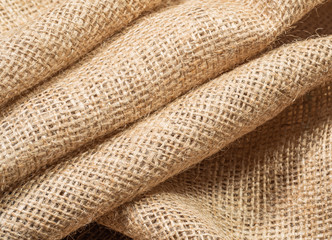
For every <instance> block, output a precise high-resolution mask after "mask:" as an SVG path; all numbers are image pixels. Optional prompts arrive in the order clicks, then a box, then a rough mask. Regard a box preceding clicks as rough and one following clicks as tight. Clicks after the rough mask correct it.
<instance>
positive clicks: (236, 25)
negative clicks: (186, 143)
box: [0, 0, 320, 189]
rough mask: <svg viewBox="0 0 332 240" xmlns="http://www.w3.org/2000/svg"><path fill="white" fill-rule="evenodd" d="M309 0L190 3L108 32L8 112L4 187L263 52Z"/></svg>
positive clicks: (2, 149) (0, 152) (3, 124)
mask: <svg viewBox="0 0 332 240" xmlns="http://www.w3.org/2000/svg"><path fill="white" fill-rule="evenodd" d="M263 2H265V1H263ZM307 2H308V3H307V4H303V3H302V2H298V1H290V2H284V3H282V4H279V5H276V6H274V5H273V4H270V5H265V4H262V2H261V1H245V2H242V1H240V2H238V1H234V2H233V1H231V2H225V1H215V0H205V1H201V0H192V1H187V2H185V3H183V4H180V5H176V6H174V7H172V8H170V9H168V10H163V11H161V12H158V13H156V14H153V15H152V16H148V17H146V18H145V19H142V20H141V21H140V22H139V23H137V24H135V25H133V26H132V27H131V28H129V29H128V30H127V31H125V32H124V33H122V34H120V35H119V36H117V37H115V38H110V40H109V41H106V42H104V44H103V46H101V47H100V48H98V49H96V51H94V52H92V53H91V54H90V55H89V56H88V57H86V58H85V59H84V60H82V61H80V62H79V63H77V64H76V65H75V66H73V67H72V68H70V69H68V70H67V71H65V72H63V73H62V74H59V75H58V76H57V77H56V78H55V79H53V80H52V82H51V83H49V84H47V87H46V86H44V87H41V88H37V89H36V90H34V91H33V92H32V93H30V94H29V95H27V96H26V97H23V99H21V100H20V101H18V102H17V103H14V104H13V106H11V107H9V109H8V110H4V112H3V114H2V116H1V117H0V133H1V136H0V142H1V143H2V144H1V145H0V159H1V160H0V161H1V166H0V171H1V173H2V176H1V178H2V179H1V182H0V184H1V185H0V188H2V189H4V188H6V187H7V186H8V185H10V184H11V183H13V182H16V181H18V180H20V179H22V178H24V177H26V176H27V175H28V174H30V173H31V172H33V171H35V170H38V169H39V168H40V167H42V166H44V165H46V164H48V163H51V162H53V161H54V160H56V159H57V158H59V157H61V156H63V155H65V154H66V153H68V152H70V151H72V150H74V149H77V148H78V147H80V146H82V145H83V144H85V143H87V142H89V141H91V140H93V139H95V138H97V137H101V136H103V135H105V134H107V133H111V132H113V131H114V130H117V129H119V128H121V127H124V126H126V124H128V123H131V122H133V121H135V120H137V119H139V118H141V117H143V116H144V115H146V114H149V113H150V112H152V111H154V110H157V109H158V108H160V107H162V106H163V105H165V104H167V103H169V102H170V101H172V100H174V99H175V98H176V97H178V96H179V95H181V94H183V93H185V92H187V91H188V90H189V89H191V88H193V87H195V86H197V85H200V84H202V83H203V82H205V81H207V80H209V79H211V78H213V77H216V76H217V75H218V74H220V73H221V72H223V71H225V70H228V69H229V68H230V67H232V66H234V65H235V64H238V63H240V62H242V61H244V60H245V59H247V58H248V57H250V56H252V55H254V54H256V53H258V52H259V51H261V50H263V49H264V48H265V47H266V46H267V45H268V44H269V43H271V42H272V41H273V40H274V39H275V38H276V37H277V36H278V35H279V34H280V33H282V32H283V31H284V30H285V29H287V28H288V27H290V25H291V24H292V23H294V21H296V20H298V19H299V18H300V17H302V16H303V15H304V14H305V13H307V12H308V11H309V10H310V9H312V8H313V7H314V6H315V5H316V4H317V3H319V2H320V1H311V0H310V1H307ZM67 4H71V1H70V2H68V3H66V6H67ZM98 4H99V3H98ZM100 4H101V3H100ZM102 5H103V4H101V6H100V8H102V9H103V11H104V8H103V7H102ZM98 6H99V5H98ZM110 6H111V7H113V8H114V4H113V5H110ZM121 6H122V5H121ZM135 6H136V5H134V6H131V7H135ZM265 6H271V8H266V7H265ZM134 9H136V7H135V8H134ZM54 11H55V10H54ZM56 11H57V12H58V11H60V10H56ZM275 11H277V12H278V14H276V13H275ZM279 13H282V16H279ZM119 14H120V13H119ZM119 14H118V15H119ZM179 23H181V24H179ZM96 31H97V30H96ZM89 34H94V33H93V32H92V33H91V32H89ZM18 36H20V35H15V37H18ZM20 39H22V38H21V37H20ZM75 39H76V38H75ZM86 44H87V43H86ZM5 48H6V50H7V47H5ZM84 48H85V49H86V47H84ZM40 51H42V49H41V50H40ZM43 53H44V54H49V53H48V52H47V51H45V52H43ZM15 59H17V58H15ZM52 59H53V57H52ZM13 70H14V69H13ZM15 71H16V70H15ZM16 72H17V73H18V72H19V71H16ZM4 73H5V74H7V76H12V75H11V74H9V75H8V72H5V71H4ZM27 75H28V74H27ZM10 79H12V78H10ZM20 79H21V78H20ZM21 80H22V79H21ZM15 86H21V85H20V84H18V85H15ZM8 136H10V138H8Z"/></svg>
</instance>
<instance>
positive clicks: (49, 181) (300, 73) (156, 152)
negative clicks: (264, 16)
mask: <svg viewBox="0 0 332 240" xmlns="http://www.w3.org/2000/svg"><path fill="white" fill-rule="evenodd" d="M331 71H332V36H328V37H324V38H316V39H310V40H306V41H301V42H296V43H293V44H290V45H285V46H282V47H280V48H278V49H276V50H273V51H271V52H268V53H267V54H265V55H263V56H262V57H260V58H257V59H255V60H252V61H250V62H248V63H246V64H244V65H242V66H240V67H237V68H235V69H234V70H232V71H230V72H228V73H225V74H223V75H221V76H220V77H218V78H216V79H214V80H212V81H209V82H208V83H206V84H204V85H202V86H200V87H199V88H197V89H194V90H192V91H191V92H190V93H188V94H186V95H184V96H182V97H180V98H178V99H176V100H175V101H174V102H172V103H170V104H169V105H168V106H166V107H165V108H164V109H161V110H160V111H158V112H156V113H154V114H152V115H150V116H148V117H146V118H144V119H142V120H141V121H140V122H138V123H135V124H134V125H133V126H131V127H130V128H128V129H126V130H124V131H122V132H120V133H118V134H117V135H115V136H113V137H110V138H107V139H105V140H104V142H103V143H101V144H99V145H97V146H94V147H91V148H88V149H86V150H84V149H82V150H81V152H79V153H78V154H77V155H74V156H72V157H67V158H66V159H64V160H65V161H61V162H59V164H57V165H55V166H53V167H50V168H48V169H47V170H46V171H45V172H43V173H40V174H39V175H37V176H35V177H34V178H32V179H31V180H30V181H28V182H26V183H24V184H22V185H21V186H19V187H17V188H16V189H14V190H13V191H11V192H6V193H4V195H3V196H2V197H1V200H0V201H1V203H0V222H1V223H2V225H3V226H2V229H1V230H0V237H1V238H4V239H8V238H10V239H44V238H48V237H49V236H52V238H54V239H59V238H61V237H63V236H65V235H67V234H68V233H70V232H71V231H74V230H76V229H78V228H79V227H80V226H82V225H85V224H87V223H89V222H91V221H92V220H93V219H96V218H97V217H99V216H101V215H103V214H105V213H106V212H107V211H110V210H112V209H115V208H116V207H118V206H119V205H121V204H123V203H124V202H126V201H128V200H131V199H133V198H134V197H135V196H137V195H138V194H141V193H143V192H146V191H147V190H150V189H151V188H152V187H154V186H156V185H157V184H159V183H161V182H163V181H165V180H167V179H168V178H170V177H172V176H174V175H175V174H178V173H180V172H181V171H183V170H185V169H187V168H188V167H190V166H192V165H194V164H196V163H198V162H200V161H202V160H203V159H205V158H207V157H209V156H211V155H212V154H214V153H216V152H218V151H219V150H220V149H222V148H224V147H225V146H227V145H228V144H229V143H231V142H233V141H234V140H236V139H237V138H239V137H241V136H243V135H244V134H246V133H248V132H250V131H252V130H254V129H255V128H256V127H258V126H259V125H261V124H263V123H264V122H266V121H267V120H269V119H271V118H273V117H274V116H276V115H277V114H279V113H280V112H281V111H282V110H283V109H285V108H286V107H287V106H289V105H291V104H292V103H293V102H294V100H295V99H296V98H297V97H299V96H302V95H303V94H305V93H306V92H308V91H309V90H311V89H313V88H315V87H317V86H319V85H320V84H322V83H324V82H328V81H329V80H330V77H331V74H332V72H331Z"/></svg>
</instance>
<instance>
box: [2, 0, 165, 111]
mask: <svg viewBox="0 0 332 240" xmlns="http://www.w3.org/2000/svg"><path fill="white" fill-rule="evenodd" d="M160 3H161V0H128V1H119V0H68V1H65V2H63V3H62V4H58V5H55V6H54V7H53V8H50V9H49V10H48V11H47V12H45V13H44V14H43V15H42V16H40V17H38V18H37V19H36V20H35V21H33V22H31V23H29V24H28V25H24V26H22V27H21V28H18V29H17V31H15V33H14V34H10V35H8V36H7V35H3V36H2V37H1V38H0V43H1V44H0V69H1V71H0V79H1V81H0V106H1V105H3V104H5V103H6V102H8V101H9V100H10V99H12V98H13V97H15V96H17V95H19V94H20V93H22V92H23V91H24V90H26V89H28V88H31V87H32V86H34V85H36V84H38V83H39V82H41V81H43V80H45V79H46V78H48V77H51V76H52V75H53V74H55V73H56V72H57V71H59V70H61V69H62V68H65V67H67V66H68V65H70V64H71V63H73V62H75V61H76V60H78V59H79V58H80V57H82V56H83V55H85V54H86V53H88V52H89V51H90V50H92V48H93V47H95V46H96V45H97V44H99V43H101V42H102V41H103V40H105V38H107V37H108V36H110V35H112V34H114V33H115V32H116V31H118V30H120V29H121V28H122V27H124V26H126V25H127V24H128V23H129V22H131V21H132V20H133V19H135V18H137V17H138V16H139V15H140V14H141V13H142V12H144V11H147V10H150V9H151V8H153V7H155V6H157V5H158V4H160ZM30 4H31V3H30Z"/></svg>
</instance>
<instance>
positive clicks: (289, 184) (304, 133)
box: [100, 82, 332, 239]
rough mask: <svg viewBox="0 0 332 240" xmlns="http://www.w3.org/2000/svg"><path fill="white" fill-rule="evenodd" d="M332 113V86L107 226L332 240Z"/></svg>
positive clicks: (171, 234) (149, 235)
mask: <svg viewBox="0 0 332 240" xmlns="http://www.w3.org/2000/svg"><path fill="white" fill-rule="evenodd" d="M331 112H332V84H331V82H330V83H329V84H327V85H325V86H323V87H319V88H317V89H315V90H314V91H311V92H310V93H309V94H307V95H306V96H305V97H303V98H300V99H299V100H298V101H297V102H296V103H295V104H294V105H292V106H291V107H289V108H288V109H287V110H285V111H283V112H282V113H281V114H280V115H278V117H277V118H274V119H273V120H271V121H269V122H268V123H266V124H264V126H262V127H259V128H258V129H256V130H255V131H253V132H252V133H250V134H248V135H246V136H244V137H243V138H241V139H240V140H238V141H236V142H235V143H233V144H231V145H230V146H229V147H228V148H227V149H224V150H222V151H220V152H219V153H217V154H215V155H213V156H212V157H210V158H208V159H207V160H204V161H203V162H202V163H200V164H199V165H197V166H196V167H194V168H193V169H191V170H189V171H186V172H185V173H182V174H181V175H179V176H177V177H175V178H173V179H171V180H169V181H167V182H166V183H164V184H162V185H160V186H158V187H156V188H155V189H154V190H153V191H152V192H150V193H149V194H145V195H144V197H141V198H140V199H138V200H136V201H134V202H132V203H129V204H125V205H124V206H122V207H120V209H118V210H117V211H115V212H113V213H112V214H109V215H107V217H105V218H103V219H101V220H100V221H101V222H102V223H103V224H106V225H107V226H109V227H111V228H113V229H117V230H119V231H122V232H124V233H125V234H127V235H128V236H131V237H132V238H134V239H191V238H193V239H331V238H332V204H331V203H332V198H331V197H332V189H331V184H332V177H331V174H332V161H331V157H332V156H331V154H332V115H331ZM119 219H120V220H119Z"/></svg>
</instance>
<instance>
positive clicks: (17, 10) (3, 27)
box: [0, 0, 65, 36]
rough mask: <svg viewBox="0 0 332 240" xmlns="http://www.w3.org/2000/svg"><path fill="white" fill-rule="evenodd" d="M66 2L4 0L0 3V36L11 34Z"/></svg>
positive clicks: (60, 0)
mask: <svg viewBox="0 0 332 240" xmlns="http://www.w3.org/2000/svg"><path fill="white" fill-rule="evenodd" d="M64 1H65V0H2V1H1V2H0V34H1V35H2V36H4V35H5V34H10V33H11V31H13V30H15V29H17V28H21V27H22V26H24V25H26V24H28V23H30V22H32V21H33V20H34V19H36V18H38V17H39V16H40V15H41V14H43V13H45V12H46V11H47V10H49V9H50V8H53V7H54V6H55V5H56V4H60V3H61V2H64Z"/></svg>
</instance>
